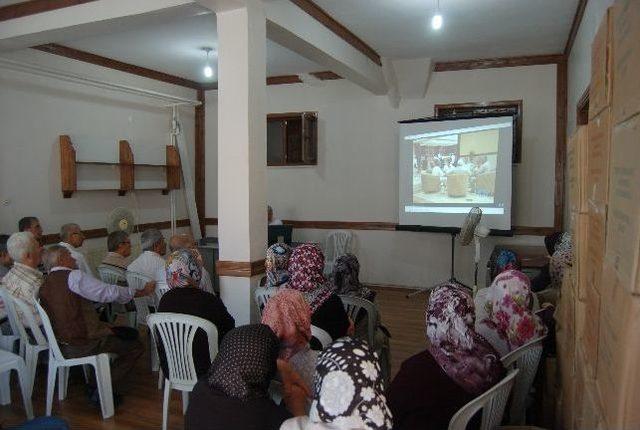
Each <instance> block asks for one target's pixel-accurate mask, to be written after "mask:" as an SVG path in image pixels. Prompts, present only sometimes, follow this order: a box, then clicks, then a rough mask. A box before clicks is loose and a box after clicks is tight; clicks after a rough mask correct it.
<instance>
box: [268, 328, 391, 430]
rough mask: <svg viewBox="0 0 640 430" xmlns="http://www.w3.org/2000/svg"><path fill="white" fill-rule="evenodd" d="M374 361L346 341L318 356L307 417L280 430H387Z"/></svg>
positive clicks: (359, 344)
mask: <svg viewBox="0 0 640 430" xmlns="http://www.w3.org/2000/svg"><path fill="white" fill-rule="evenodd" d="M392 427H393V421H392V415H391V411H390V410H389V407H388V406H387V400H386V398H385V395H384V384H383V382H382V378H381V376H380V366H379V364H378V357H377V356H376V354H375V352H372V351H371V350H370V348H369V346H368V345H367V344H366V342H364V341H362V340H359V339H353V338H349V337H345V338H341V339H338V340H336V341H335V342H333V343H332V344H331V345H330V346H329V347H327V349H325V350H324V351H322V352H321V353H320V356H319V357H318V362H317V364H316V375H315V379H314V384H313V402H312V404H311V410H310V412H309V416H303V417H298V418H293V419H290V420H287V421H285V422H284V424H282V427H280V429H281V430H311V429H313V430H322V429H336V430H391V428H392Z"/></svg>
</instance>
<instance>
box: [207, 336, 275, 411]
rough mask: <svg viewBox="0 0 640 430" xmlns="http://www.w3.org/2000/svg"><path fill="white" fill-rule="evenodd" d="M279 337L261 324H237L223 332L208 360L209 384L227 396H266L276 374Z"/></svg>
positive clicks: (238, 397)
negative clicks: (217, 348)
mask: <svg viewBox="0 0 640 430" xmlns="http://www.w3.org/2000/svg"><path fill="white" fill-rule="evenodd" d="M279 344H280V342H279V341H278V338H277V337H276V335H275V334H274V333H273V331H271V329H270V328H269V327H268V326H266V325H264V324H251V325H244V326H241V327H237V328H235V329H233V330H231V331H230V332H229V333H227V334H226V335H225V337H224V338H223V339H222V343H221V344H220V351H219V352H218V355H216V358H215V359H214V360H213V363H212V364H211V368H210V369H209V375H208V377H207V381H208V383H209V386H210V387H212V388H215V389H217V390H220V391H222V392H223V393H224V394H226V395H227V396H229V397H233V398H235V399H240V400H250V399H256V398H261V397H267V396H268V393H267V389H268V388H269V383H270V381H271V379H272V378H273V377H274V376H275V374H276V370H277V368H276V360H277V358H278V350H279Z"/></svg>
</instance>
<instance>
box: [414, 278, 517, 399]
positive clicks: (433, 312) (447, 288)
mask: <svg viewBox="0 0 640 430" xmlns="http://www.w3.org/2000/svg"><path fill="white" fill-rule="evenodd" d="M474 319H475V310H474V305H473V299H472V298H471V295H469V294H468V293H467V292H466V291H465V290H463V289H462V288H460V287H458V286H456V285H454V284H449V283H445V284H442V285H440V286H438V287H436V288H435V289H434V290H433V291H432V292H431V295H430V297H429V303H428V304H427V312H426V320H427V338H428V340H429V346H428V350H429V352H430V353H431V355H432V356H433V358H435V360H436V361H437V362H438V364H439V365H440V367H441V368H442V370H444V371H445V373H446V374H447V375H448V376H449V377H450V378H451V379H453V381H454V382H455V383H456V384H458V385H459V386H460V387H462V388H463V389H464V390H465V391H467V392H468V393H470V394H480V393H482V392H484V391H486V390H487V389H489V388H490V387H491V386H493V385H494V384H496V383H497V382H498V381H499V380H500V379H502V378H503V377H504V375H505V374H506V371H505V368H504V366H503V365H502V362H501V361H500V356H499V354H498V353H497V352H496V350H495V349H494V348H493V347H492V346H491V344H489V342H487V341H486V340H485V339H484V338H483V337H482V336H480V335H479V334H478V333H476V332H475V330H474Z"/></svg>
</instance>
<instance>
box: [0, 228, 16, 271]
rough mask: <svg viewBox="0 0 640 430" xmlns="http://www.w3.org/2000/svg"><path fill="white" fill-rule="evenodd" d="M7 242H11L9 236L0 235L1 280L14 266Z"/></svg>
mask: <svg viewBox="0 0 640 430" xmlns="http://www.w3.org/2000/svg"><path fill="white" fill-rule="evenodd" d="M7 240H9V235H8V234H0V280H1V279H2V278H4V275H6V274H7V273H8V272H9V270H10V269H11V266H13V260H12V259H11V256H10V255H9V251H7Z"/></svg>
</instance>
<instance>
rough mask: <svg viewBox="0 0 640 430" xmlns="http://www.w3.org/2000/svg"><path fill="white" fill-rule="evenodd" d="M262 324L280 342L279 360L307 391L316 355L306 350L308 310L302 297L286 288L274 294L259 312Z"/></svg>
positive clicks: (297, 292)
mask: <svg viewBox="0 0 640 430" xmlns="http://www.w3.org/2000/svg"><path fill="white" fill-rule="evenodd" d="M262 324H266V325H268V326H269V327H270V328H271V330H273V332H274V333H275V334H276V336H278V339H280V355H279V356H280V358H281V359H283V360H285V361H288V362H289V364H290V365H291V367H293V369H294V370H295V371H296V372H298V374H299V375H300V376H301V377H302V380H303V381H304V382H305V383H306V384H307V386H308V387H311V385H312V383H313V375H314V372H315V367H316V359H317V358H318V352H317V351H313V350H312V349H311V348H310V347H309V341H310V340H311V309H310V308H309V305H308V304H307V302H306V301H305V300H304V297H303V296H302V294H301V293H300V292H299V291H296V290H292V289H290V288H283V289H281V290H280V291H278V294H276V295H275V296H273V297H271V298H270V299H269V301H268V302H267V305H266V306H265V308H264V311H263V312H262Z"/></svg>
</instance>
